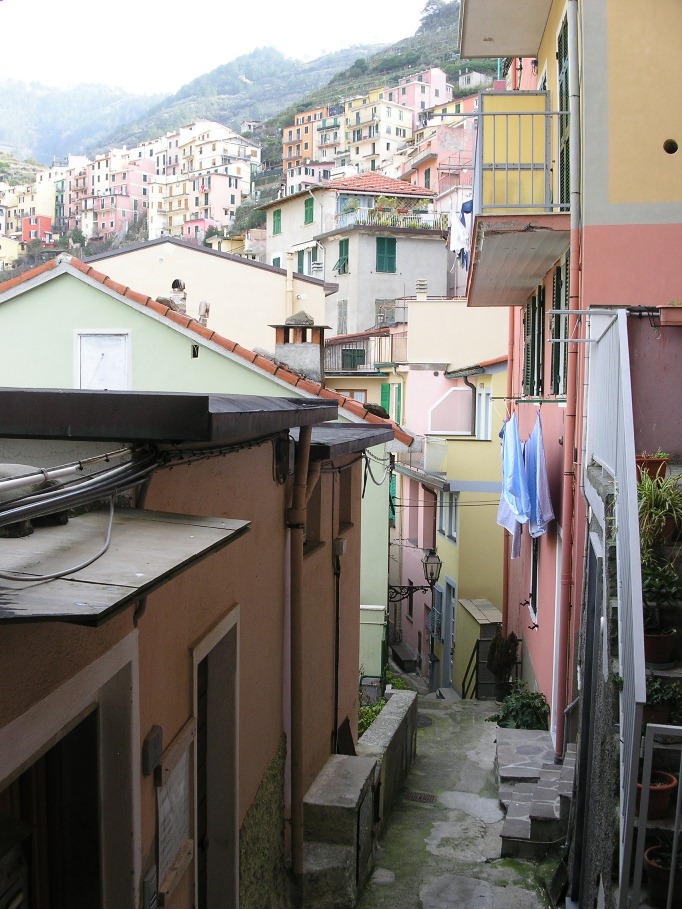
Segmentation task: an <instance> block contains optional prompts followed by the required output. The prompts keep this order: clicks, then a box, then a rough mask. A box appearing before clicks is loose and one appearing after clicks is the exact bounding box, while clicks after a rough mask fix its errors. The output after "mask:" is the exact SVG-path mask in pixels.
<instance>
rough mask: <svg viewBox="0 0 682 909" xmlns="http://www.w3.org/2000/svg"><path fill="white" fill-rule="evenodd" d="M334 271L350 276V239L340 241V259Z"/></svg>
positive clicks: (345, 238)
mask: <svg viewBox="0 0 682 909" xmlns="http://www.w3.org/2000/svg"><path fill="white" fill-rule="evenodd" d="M332 271H337V272H338V273H339V274H340V275H347V274H348V237H344V239H343V240H339V258H338V259H337V261H336V265H335V266H334V268H332Z"/></svg>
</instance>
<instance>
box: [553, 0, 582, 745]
mask: <svg viewBox="0 0 682 909" xmlns="http://www.w3.org/2000/svg"><path fill="white" fill-rule="evenodd" d="M566 15H567V18H568V54H569V61H568V79H569V85H568V89H569V99H570V103H569V110H570V115H569V135H570V139H571V144H570V149H569V155H570V162H569V163H570V186H571V190H570V192H571V198H570V201H571V208H570V211H571V241H570V251H571V261H570V272H569V293H568V295H569V309H570V310H574V311H575V310H578V309H579V308H580V224H581V210H580V176H581V175H580V154H581V139H580V83H579V78H578V75H579V74H578V2H577V0H569V2H568V6H567V12H566ZM576 328H577V316H575V315H572V316H569V317H568V337H569V338H574V337H575V336H576ZM577 381H578V344H577V343H576V342H575V341H571V342H570V343H569V344H568V350H567V363H566V416H565V420H564V464H563V466H564V476H563V485H562V502H561V528H562V532H563V537H562V544H561V545H562V548H561V587H560V597H559V640H558V646H557V651H558V655H559V662H558V666H557V677H558V682H559V684H558V686H557V703H556V704H555V705H554V716H555V718H556V742H555V746H554V751H555V756H554V759H555V761H557V762H560V761H561V760H563V753H564V732H565V721H566V717H565V713H564V711H565V710H566V705H567V703H568V692H567V687H568V682H569V680H568V678H567V675H568V651H569V646H570V634H569V632H570V625H571V605H572V604H571V591H572V573H573V536H574V534H573V524H574V520H575V499H574V496H575V495H576V485H575V471H576V468H577V466H578V464H577V461H578V456H577V453H576V452H575V441H576V434H575V428H576V402H577V399H578V391H577V386H576V383H577Z"/></svg>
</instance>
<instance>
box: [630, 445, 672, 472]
mask: <svg viewBox="0 0 682 909" xmlns="http://www.w3.org/2000/svg"><path fill="white" fill-rule="evenodd" d="M669 458H670V455H669V454H668V452H667V451H663V450H662V449H660V448H657V449H656V451H654V452H651V453H650V452H647V451H643V452H642V453H641V454H638V455H636V456H635V463H636V467H637V479H639V478H640V476H641V475H642V473H648V474H650V475H651V476H654V477H655V476H659V475H660V476H665V474H666V470H667V468H668V460H669Z"/></svg>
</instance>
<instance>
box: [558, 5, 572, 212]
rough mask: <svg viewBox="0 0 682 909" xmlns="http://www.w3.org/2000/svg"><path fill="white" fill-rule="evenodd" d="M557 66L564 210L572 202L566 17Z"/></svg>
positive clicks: (561, 191)
mask: <svg viewBox="0 0 682 909" xmlns="http://www.w3.org/2000/svg"><path fill="white" fill-rule="evenodd" d="M557 68H558V74H557V76H558V82H559V110H560V111H562V113H561V114H560V115H559V202H560V203H561V207H562V209H564V210H568V208H569V203H570V192H571V185H570V168H569V133H570V122H569V121H570V117H569V113H568V110H569V104H570V99H569V94H568V20H567V19H564V21H563V22H562V24H561V31H560V32H559V37H558V39H557Z"/></svg>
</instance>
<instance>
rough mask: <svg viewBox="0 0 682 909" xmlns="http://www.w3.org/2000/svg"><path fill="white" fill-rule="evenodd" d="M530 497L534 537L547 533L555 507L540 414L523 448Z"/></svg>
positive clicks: (529, 521)
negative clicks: (550, 488) (550, 489)
mask: <svg viewBox="0 0 682 909" xmlns="http://www.w3.org/2000/svg"><path fill="white" fill-rule="evenodd" d="M523 454H524V462H525V468H526V478H527V481H528V496H529V498H530V516H529V520H528V533H529V534H530V535H531V536H532V537H539V536H542V534H543V533H547V525H548V524H549V522H550V521H552V520H554V509H553V508H552V500H551V499H550V496H549V482H548V480H547V465H546V463H545V446H544V444H543V441H542V424H541V422H540V414H539V413H538V415H537V418H536V420H535V426H534V427H533V431H532V433H531V434H530V436H529V438H528V441H527V442H526V444H525V445H524V449H523Z"/></svg>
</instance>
